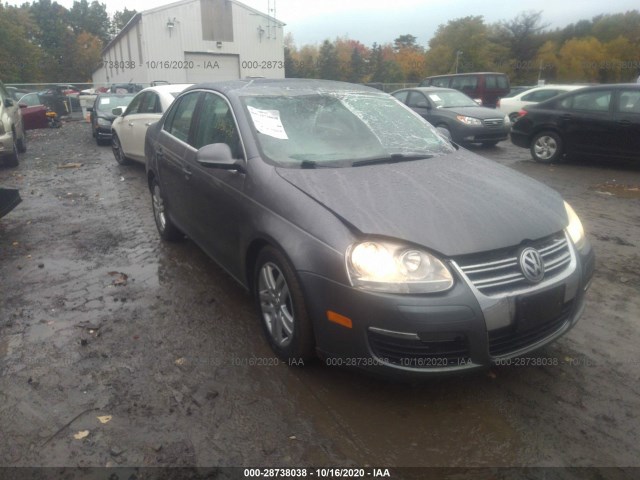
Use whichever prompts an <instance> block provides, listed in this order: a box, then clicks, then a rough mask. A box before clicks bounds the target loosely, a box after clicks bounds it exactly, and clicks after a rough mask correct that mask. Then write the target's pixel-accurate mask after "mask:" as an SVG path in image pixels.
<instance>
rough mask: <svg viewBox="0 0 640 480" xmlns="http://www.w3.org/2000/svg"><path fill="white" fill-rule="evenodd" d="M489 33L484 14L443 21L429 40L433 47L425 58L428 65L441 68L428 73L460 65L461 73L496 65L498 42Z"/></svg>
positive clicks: (446, 70) (450, 70)
mask: <svg viewBox="0 0 640 480" xmlns="http://www.w3.org/2000/svg"><path fill="white" fill-rule="evenodd" d="M488 33H489V31H488V28H487V26H486V25H485V23H484V20H483V18H482V16H473V17H472V16H469V17H464V18H458V19H456V20H451V21H449V23H447V24H446V25H440V26H439V27H438V29H437V30H436V33H435V35H434V36H433V38H432V39H431V40H429V47H430V49H429V51H428V52H427V54H426V58H425V61H426V63H427V65H429V66H431V65H438V68H439V70H437V71H428V72H427V73H428V74H429V75H437V74H444V73H453V72H454V71H455V70H456V65H457V67H458V72H459V73H464V72H473V71H482V70H492V69H494V68H495V65H494V63H495V60H494V56H495V54H494V50H495V45H493V44H492V43H491V42H490V40H489V35H488ZM458 52H462V53H460V54H458ZM434 56H435V58H434ZM446 65H448V67H446V68H445V66H446Z"/></svg>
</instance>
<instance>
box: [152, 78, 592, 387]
mask: <svg viewBox="0 0 640 480" xmlns="http://www.w3.org/2000/svg"><path fill="white" fill-rule="evenodd" d="M145 153H146V159H147V175H148V183H149V188H150V191H151V197H152V202H153V211H154V215H155V220H156V224H157V227H158V230H159V232H160V235H161V237H162V238H164V239H166V240H178V239H181V238H184V236H185V235H187V236H188V237H189V238H191V239H192V240H193V241H194V242H195V243H196V244H198V245H199V246H200V247H201V248H202V249H203V250H204V251H205V252H206V253H207V254H208V255H209V256H211V257H212V258H213V259H214V260H215V261H216V262H217V263H219V264H220V266H221V267H222V268H224V269H225V270H226V271H227V272H228V273H229V275H231V276H232V277H233V278H235V279H236V280H237V281H238V282H239V283H240V284H241V285H242V286H244V287H245V288H247V289H248V290H249V291H251V292H252V295H253V298H254V300H255V305H256V309H257V312H258V314H259V319H260V323H261V324H262V327H263V329H264V332H265V334H266V338H267V339H268V341H269V343H270V344H271V347H272V349H273V350H274V352H275V353H276V354H277V355H278V356H279V357H280V358H283V359H286V360H289V362H290V363H291V362H292V361H296V362H297V361H298V360H299V359H308V358H310V357H313V356H314V355H318V356H320V358H322V359H324V360H325V361H326V363H327V364H328V365H338V366H348V367H359V368H363V369H367V370H369V371H372V372H378V373H383V374H390V375H392V376H401V375H409V376H411V375H417V376H425V375H433V374H438V373H454V372H462V371H471V370H474V369H481V368H486V367H488V366H490V365H491V364H493V363H500V362H506V361H508V360H509V359H511V358H514V357H517V356H522V355H524V354H527V353H528V352H531V351H533V350H536V349H538V348H540V347H542V346H544V345H546V344H548V343H549V342H551V341H553V340H555V339H557V338H558V337H560V336H561V335H563V334H565V333H566V332H567V331H568V330H569V329H570V328H571V327H573V326H574V325H575V324H576V322H577V321H578V319H579V317H580V315H581V314H582V312H583V309H584V305H585V300H584V296H585V291H586V290H587V288H588V286H589V283H590V279H591V276H592V273H593V269H594V254H593V251H592V249H591V246H590V244H589V241H588V240H587V238H586V237H585V233H584V230H583V228H582V225H581V223H580V220H579V219H578V216H577V215H576V213H575V212H574V211H573V209H572V208H571V207H570V206H569V205H568V204H567V203H566V202H565V201H563V199H562V198H561V197H560V195H558V194H557V193H556V192H555V191H553V190H551V189H549V188H548V187H546V186H544V185H542V184H541V183H538V182H536V181H534V180H532V179H531V178H529V177H527V176H524V175H522V174H519V173H517V172H514V171H513V170H510V169H508V168H506V167H503V166H500V165H498V164H496V163H494V162H492V161H489V160H486V159H484V158H481V157H479V156H477V155H475V154H473V153H470V152H468V151H466V150H464V149H461V148H459V147H457V146H456V145H454V144H452V143H450V142H449V141H448V140H446V139H445V138H444V137H443V136H441V135H440V134H439V133H438V132H437V131H436V130H435V129H434V128H433V127H432V126H431V125H430V124H429V123H428V122H427V121H426V120H424V119H423V118H421V117H420V116H419V115H418V114H416V113H415V112H413V111H412V110H410V109H409V108H408V107H406V106H404V105H402V104H401V103H399V102H398V101H396V100H395V99H394V98H393V97H391V96H390V95H387V94H385V93H382V92H379V91H377V90H373V89H371V88H367V87H363V86H359V85H351V84H347V83H340V82H331V81H322V80H266V79H259V80H256V79H254V80H246V81H241V80H239V81H230V82H220V83H210V84H200V85H196V86H193V87H191V88H189V89H187V90H185V91H184V92H183V93H182V94H181V95H180V96H179V97H178V98H177V99H176V100H175V102H174V103H173V105H172V106H171V108H170V109H169V110H168V111H167V112H166V113H165V114H164V115H163V117H162V119H161V120H160V121H159V122H158V123H156V124H155V125H153V126H152V127H151V128H149V130H148V132H147V136H146V145H145Z"/></svg>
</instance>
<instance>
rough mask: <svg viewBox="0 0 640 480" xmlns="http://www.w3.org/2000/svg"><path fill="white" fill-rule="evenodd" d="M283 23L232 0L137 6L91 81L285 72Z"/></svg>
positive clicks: (194, 80) (191, 79)
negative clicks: (140, 9) (137, 8)
mask: <svg viewBox="0 0 640 480" xmlns="http://www.w3.org/2000/svg"><path fill="white" fill-rule="evenodd" d="M284 25H285V24H284V23H282V22H280V21H278V20H276V19H275V18H273V17H270V16H269V15H266V14H264V13H261V12H259V11H258V10H255V9H253V8H251V7H248V6H247V5H244V4H242V3H240V2H238V1H236V0H182V1H179V2H176V3H172V4H170V5H165V6H163V7H158V8H154V9H152V10H147V11H144V12H140V13H138V14H136V15H135V16H134V17H133V18H132V19H131V20H130V21H129V23H127V25H126V26H125V27H124V28H123V29H122V31H120V33H118V35H117V36H116V37H115V38H114V39H113V40H111V42H109V44H108V45H107V46H106V47H105V48H104V50H103V51H102V59H103V65H102V66H101V67H100V68H99V69H98V70H96V71H95V72H94V73H93V82H94V84H96V85H99V84H100V85H104V84H106V85H110V84H112V83H129V82H132V83H142V84H148V83H151V82H153V81H157V80H164V81H167V82H170V83H199V82H211V81H217V80H233V79H238V78H246V77H266V78H284V39H283V27H284Z"/></svg>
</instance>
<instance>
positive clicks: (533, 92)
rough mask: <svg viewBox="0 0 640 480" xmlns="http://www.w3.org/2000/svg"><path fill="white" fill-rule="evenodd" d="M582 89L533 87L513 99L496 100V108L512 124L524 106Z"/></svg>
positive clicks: (563, 86) (568, 86)
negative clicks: (506, 116)
mask: <svg viewBox="0 0 640 480" xmlns="http://www.w3.org/2000/svg"><path fill="white" fill-rule="evenodd" d="M583 87H584V85H544V86H541V87H535V88H531V89H529V90H525V91H524V92H521V93H519V94H517V95H514V96H513V97H505V98H501V99H500V100H498V104H497V105H496V108H497V109H498V110H500V111H501V112H502V113H504V114H506V115H509V119H510V120H511V123H513V122H515V121H516V119H517V118H518V117H519V114H518V112H519V111H520V110H522V107H524V106H525V105H531V104H534V103H539V102H544V101H545V100H549V99H550V98H553V97H555V96H556V95H560V94H561V93H565V92H570V91H571V90H576V89H578V88H583Z"/></svg>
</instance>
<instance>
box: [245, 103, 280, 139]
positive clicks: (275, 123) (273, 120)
mask: <svg viewBox="0 0 640 480" xmlns="http://www.w3.org/2000/svg"><path fill="white" fill-rule="evenodd" d="M248 108H249V113H250V114H251V119H252V120H253V124H254V125H255V126H256V130H258V132H260V133H263V134H264V135H269V136H270V137H274V138H279V139H281V140H289V137H287V132H285V131H284V126H283V125H282V122H281V121H280V112H279V111H278V110H260V109H258V108H254V107H248Z"/></svg>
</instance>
